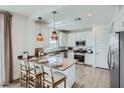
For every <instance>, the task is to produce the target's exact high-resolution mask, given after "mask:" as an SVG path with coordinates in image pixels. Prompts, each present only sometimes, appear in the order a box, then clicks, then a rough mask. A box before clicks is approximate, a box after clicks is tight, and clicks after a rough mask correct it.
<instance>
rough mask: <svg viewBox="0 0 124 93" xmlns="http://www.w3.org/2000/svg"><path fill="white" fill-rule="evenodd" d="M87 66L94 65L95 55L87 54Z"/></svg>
mask: <svg viewBox="0 0 124 93" xmlns="http://www.w3.org/2000/svg"><path fill="white" fill-rule="evenodd" d="M84 60H85V64H87V65H93V54H85V59H84Z"/></svg>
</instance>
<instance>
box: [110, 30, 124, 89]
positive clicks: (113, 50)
mask: <svg viewBox="0 0 124 93" xmlns="http://www.w3.org/2000/svg"><path fill="white" fill-rule="evenodd" d="M108 66H109V69H110V84H111V87H112V88H124V32H117V33H113V34H112V36H111V39H110V45H109V49H108Z"/></svg>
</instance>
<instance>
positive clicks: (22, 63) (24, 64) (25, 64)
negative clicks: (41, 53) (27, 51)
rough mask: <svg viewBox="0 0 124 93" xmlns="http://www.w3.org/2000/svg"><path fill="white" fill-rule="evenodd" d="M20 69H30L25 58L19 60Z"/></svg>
mask: <svg viewBox="0 0 124 93" xmlns="http://www.w3.org/2000/svg"><path fill="white" fill-rule="evenodd" d="M19 65H20V70H23V71H28V62H27V61H24V60H19Z"/></svg>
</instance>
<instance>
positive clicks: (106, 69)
mask: <svg viewBox="0 0 124 93" xmlns="http://www.w3.org/2000/svg"><path fill="white" fill-rule="evenodd" d="M96 68H99V69H104V70H109V69H108V68H102V67H96Z"/></svg>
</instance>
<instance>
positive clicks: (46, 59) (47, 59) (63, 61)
mask: <svg viewBox="0 0 124 93" xmlns="http://www.w3.org/2000/svg"><path fill="white" fill-rule="evenodd" d="M22 60H24V61H29V62H35V63H36V64H37V65H43V66H47V67H49V68H53V69H56V70H61V71H64V70H66V69H67V68H69V67H70V66H72V65H73V64H75V63H76V62H77V60H75V59H69V58H63V57H61V56H58V55H56V56H43V57H38V58H37V57H32V58H31V59H29V60H27V59H22ZM53 64H60V66H56V67H55V66H54V67H53V66H52V65H53Z"/></svg>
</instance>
